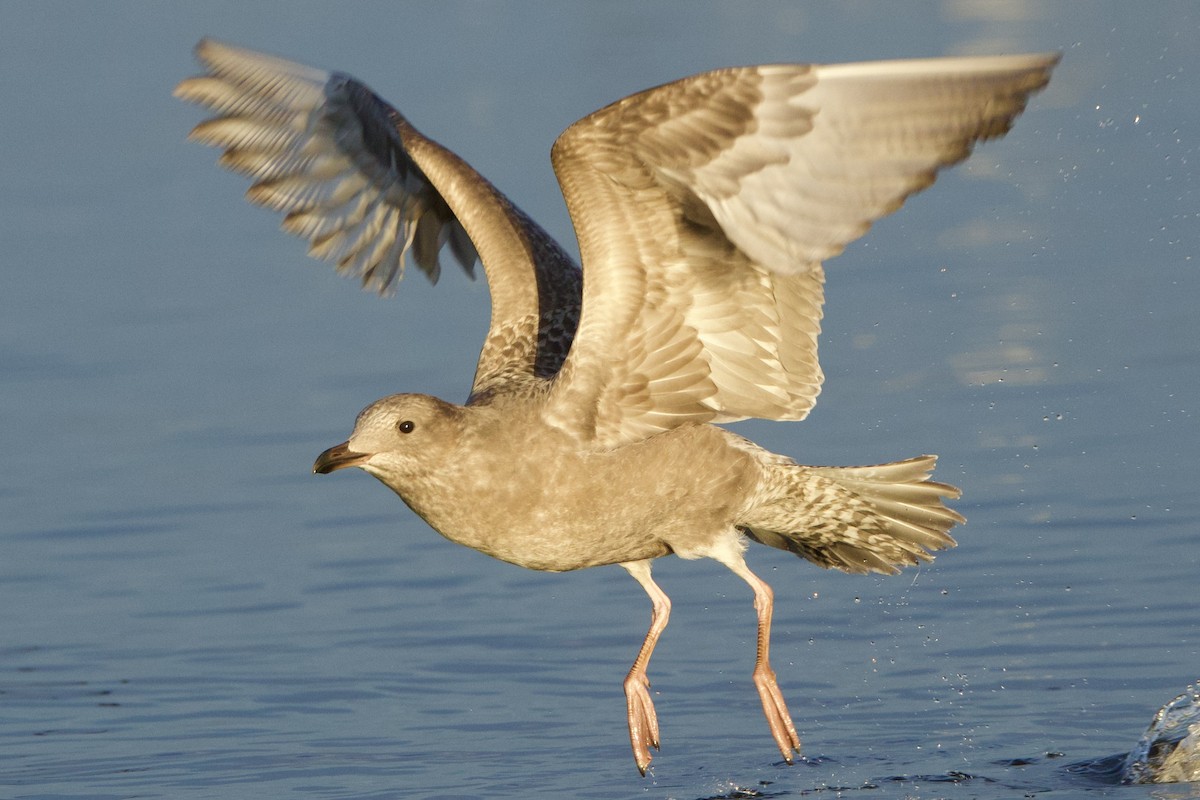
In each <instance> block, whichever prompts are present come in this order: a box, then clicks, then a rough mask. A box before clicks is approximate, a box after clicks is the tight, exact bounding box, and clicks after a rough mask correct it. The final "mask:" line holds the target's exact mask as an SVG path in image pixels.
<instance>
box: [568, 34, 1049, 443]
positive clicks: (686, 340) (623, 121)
mask: <svg viewBox="0 0 1200 800" xmlns="http://www.w3.org/2000/svg"><path fill="white" fill-rule="evenodd" d="M1057 60H1058V57H1057V56H1055V55H1023V56H1008V57H986V58H942V59H927V60H916V61H891V62H876V63H864V64H844V65H833V66H810V65H777V66H761V67H744V68H733V69H721V70H716V71H713V72H708V73H703V74H700V75H696V76H693V77H690V78H685V79H683V80H680V81H676V82H675V83H670V84H667V85H665V86H660V87H658V88H655V89H650V90H648V91H645V92H642V93H640V94H636V95H633V96H631V97H628V98H626V99H624V100H621V101H619V102H617V103H614V104H613V105H611V106H608V107H607V108H604V109H602V110H600V111H598V112H596V113H595V114H592V115H591V116H588V117H586V118H584V119H582V120H580V121H579V122H577V123H575V124H574V125H572V126H571V127H570V128H568V129H567V131H566V132H565V133H563V135H562V136H561V137H560V138H559V140H558V141H557V142H556V143H555V146H554V153H553V155H554V168H555V171H556V173H557V175H558V179H559V183H560V184H561V186H562V190H563V195H564V196H565V197H566V200H567V206H568V208H569V210H570V212H571V217H572V220H573V222H574V224H575V229H576V233H577V235H578V237H579V244H580V250H581V253H582V256H583V264H584V269H585V274H586V277H587V281H586V283H585V285H584V300H583V314H582V317H581V319H580V324H579V330H578V332H577V335H576V339H575V346H574V349H573V350H572V352H571V354H570V355H569V357H568V358H567V361H566V363H565V364H564V366H563V370H562V372H561V373H560V375H559V378H558V380H557V381H556V383H555V386H554V390H553V394H552V395H551V398H550V405H549V406H548V409H547V416H548V419H549V421H550V422H552V423H553V424H555V425H557V426H559V427H561V428H563V429H565V430H567V431H570V432H572V433H573V434H574V435H576V436H578V437H579V438H581V439H583V440H591V441H595V442H597V443H598V444H600V445H602V446H605V445H613V444H619V443H621V442H627V441H632V440H636V439H639V438H642V437H644V436H648V435H652V434H653V433H655V432H658V431H662V430H666V429H668V428H671V427H674V426H676V425H679V424H682V423H685V422H694V421H718V422H720V421H730V420H736V419H743V418H746V417H761V418H765V419H802V418H803V417H805V416H806V415H807V414H808V412H809V410H810V409H811V408H812V406H813V404H814V402H815V400H816V397H817V394H818V392H819V391H820V388H821V381H822V374H821V369H820V366H819V365H818V363H817V335H818V333H819V331H820V319H821V306H822V302H823V293H822V287H823V283H824V274H823V270H822V267H821V262H822V261H823V260H824V259H827V258H829V257H831V256H835V255H837V254H838V253H840V252H841V251H842V249H843V248H844V247H845V245H846V244H847V243H849V242H850V241H852V240H854V239H855V238H857V237H859V236H861V235H862V234H863V233H864V232H865V231H866V230H867V228H868V227H869V226H870V224H871V223H872V222H873V221H874V220H876V219H878V218H879V217H882V216H884V215H886V214H888V213H890V212H892V211H895V210H896V209H897V208H899V207H900V205H901V204H902V203H903V202H904V199H905V198H906V197H908V196H909V195H910V194H912V193H914V192H917V191H919V190H921V189H923V188H925V187H926V186H928V185H929V184H931V183H932V182H933V180H934V176H935V173H936V172H937V170H938V169H940V168H942V167H944V166H947V165H949V164H953V163H955V162H958V161H960V160H962V159H963V158H965V157H966V156H967V154H968V153H969V152H970V150H971V147H972V146H973V145H974V143H975V142H977V141H980V140H983V139H988V138H991V137H995V136H1000V135H1002V134H1003V133H1005V132H1006V131H1007V130H1008V128H1009V126H1010V125H1011V124H1012V121H1013V119H1014V118H1015V117H1016V116H1017V115H1018V114H1019V113H1020V112H1021V111H1022V109H1023V108H1024V106H1025V102H1026V100H1027V99H1028V97H1029V95H1030V94H1031V93H1033V92H1034V91H1036V90H1037V89H1039V88H1041V87H1042V86H1044V85H1045V84H1046V82H1047V81H1048V80H1049V74H1050V70H1051V69H1052V68H1053V66H1054V64H1055V63H1056V62H1057Z"/></svg>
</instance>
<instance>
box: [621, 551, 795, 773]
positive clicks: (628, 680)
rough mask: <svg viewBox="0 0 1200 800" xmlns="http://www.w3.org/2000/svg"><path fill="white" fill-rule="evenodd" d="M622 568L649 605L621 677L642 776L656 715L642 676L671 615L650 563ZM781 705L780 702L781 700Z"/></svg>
mask: <svg viewBox="0 0 1200 800" xmlns="http://www.w3.org/2000/svg"><path fill="white" fill-rule="evenodd" d="M621 566H622V567H624V568H625V570H626V571H627V572H628V573H629V574H630V575H632V576H633V579H634V580H636V581H637V582H638V583H640V584H641V585H642V588H643V589H645V590H646V594H648V595H650V602H651V603H652V604H653V607H652V610H651V615H650V630H648V631H646V639H645V641H643V642H642V648H641V649H640V650H638V654H637V658H635V659H634V660H633V666H632V667H630V669H629V674H628V675H626V676H625V707H626V711H627V713H628V717H629V743H630V744H631V745H632V746H633V760H634V762H635V763H636V764H637V768H638V772H640V773H642V775H643V776H645V774H646V767H648V766H650V759H651V756H650V748H651V747H653V748H654V749H655V750H657V749H658V715H657V714H655V713H654V703H653V702H652V701H651V700H650V679H649V678H647V677H646V665H647V664H649V663H650V656H651V654H653V653H654V645H655V644H657V643H658V637H659V636H660V635H662V632H663V629H664V628H666V627H667V620H668V619H669V618H670V616H671V599H670V598H669V597H667V595H666V593H664V592H663V590H662V589H660V588H658V584H657V583H655V582H654V579H653V578H651V577H650V561H648V560H646V561H631V562H629V563H627V564H622V565H621ZM781 702H782V701H781Z"/></svg>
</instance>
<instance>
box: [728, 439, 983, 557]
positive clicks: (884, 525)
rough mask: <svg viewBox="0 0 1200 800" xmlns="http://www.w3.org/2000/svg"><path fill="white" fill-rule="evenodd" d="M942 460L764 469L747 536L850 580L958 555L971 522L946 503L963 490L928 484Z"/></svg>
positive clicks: (777, 465) (745, 527) (746, 526)
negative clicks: (951, 550)
mask: <svg viewBox="0 0 1200 800" xmlns="http://www.w3.org/2000/svg"><path fill="white" fill-rule="evenodd" d="M936 461H937V456H919V457H917V458H910V459H908V460H906V461H896V462H893V463H890V464H875V465H871V466H865V467H804V466H800V465H797V464H789V463H779V462H774V463H770V464H765V465H764V469H765V479H764V482H763V483H764V485H763V487H762V495H761V497H760V500H759V502H758V503H757V504H756V505H755V506H754V507H753V508H752V509H750V511H749V512H748V513H747V515H746V519H745V521H744V522H743V523H742V526H741V527H742V529H743V530H744V531H745V532H746V534H747V535H748V536H749V537H750V538H751V539H754V540H755V541H757V542H760V543H762V544H766V545H770V546H771V547H777V548H779V549H781V550H789V551H791V552H793V553H795V554H796V555H798V556H801V557H802V558H806V559H808V560H809V561H812V562H814V563H816V564H819V565H820V566H823V567H831V568H834V569H840V570H844V571H846V572H882V573H895V572H899V567H901V566H906V565H911V564H917V563H920V562H922V561H930V560H932V559H933V556H932V555H931V551H934V550H941V549H942V548H946V547H953V546H954V544H955V542H954V539H952V538H951V537H950V535H949V533H948V531H949V530H950V529H951V528H952V527H954V525H956V524H958V523H962V522H966V519H965V518H964V517H963V516H962V515H961V514H959V513H958V512H957V511H954V510H953V509H950V508H947V507H946V506H945V504H944V503H943V501H944V500H945V499H953V498H956V497H958V496H959V495H960V492H959V490H958V489H956V488H955V487H953V486H950V485H949V484H946V483H938V482H937V481H932V480H930V479H929V476H930V473H932V472H933V467H934V464H935V463H936Z"/></svg>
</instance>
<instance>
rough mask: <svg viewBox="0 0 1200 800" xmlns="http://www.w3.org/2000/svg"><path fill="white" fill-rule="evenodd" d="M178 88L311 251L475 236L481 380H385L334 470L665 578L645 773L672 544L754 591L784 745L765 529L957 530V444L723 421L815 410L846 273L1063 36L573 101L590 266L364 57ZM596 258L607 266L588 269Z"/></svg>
mask: <svg viewBox="0 0 1200 800" xmlns="http://www.w3.org/2000/svg"><path fill="white" fill-rule="evenodd" d="M196 55H197V57H198V59H199V60H200V62H201V63H202V64H203V66H204V67H205V69H206V70H207V72H206V73H205V74H204V75H202V76H199V77H195V78H190V79H188V80H185V81H183V82H182V83H180V84H179V86H178V88H177V89H176V92H175V93H176V95H177V96H178V97H180V98H183V99H184V100H188V101H192V102H196V103H201V104H203V105H206V106H208V107H210V108H212V109H213V110H215V111H216V112H217V114H218V116H217V117H215V118H213V119H210V120H208V121H206V122H203V123H201V124H200V125H198V126H197V127H196V128H195V130H193V131H192V138H194V139H196V140H198V141H201V142H203V143H205V144H210V145H213V146H216V147H219V148H222V149H223V150H224V153H223V154H222V155H221V158H220V163H221V164H223V165H224V166H226V167H229V168H230V169H233V170H235V171H237V172H241V173H244V174H246V175H248V176H250V177H251V178H252V179H253V181H254V184H253V185H252V186H251V188H250V190H249V192H248V196H249V198H250V200H251V201H253V202H255V203H259V204H261V205H265V206H268V207H270V208H274V209H276V210H278V211H281V212H284V213H285V214H286V217H285V219H284V222H283V227H284V228H285V229H286V230H288V231H291V232H292V233H295V234H297V235H299V236H302V237H304V238H306V239H307V240H308V241H309V242H310V244H311V247H310V250H309V252H310V253H311V254H312V255H313V256H316V257H319V258H323V259H327V260H330V261H333V262H334V263H336V265H337V269H338V271H339V272H341V273H343V274H348V275H353V276H356V277H359V278H361V280H362V282H363V285H364V286H366V287H367V288H370V289H373V290H375V291H378V292H380V293H383V294H386V293H389V292H390V291H392V290H393V288H394V286H395V284H396V283H397V282H398V281H399V280H400V278H401V276H402V275H403V272H404V266H405V262H406V258H408V257H411V259H412V261H413V262H415V264H416V265H417V267H418V268H420V269H421V270H422V271H423V272H425V274H426V275H427V276H428V277H429V278H430V280H433V281H436V280H437V277H438V273H439V262H438V256H439V253H440V252H441V251H442V249H443V248H444V247H446V246H449V248H450V251H451V252H452V253H453V255H454V257H455V258H456V259H457V260H458V262H459V263H460V264H461V265H462V266H463V268H464V269H466V270H467V271H468V272H470V271H472V270H473V267H474V263H475V261H476V259H477V258H478V260H479V261H481V262H482V264H483V268H484V271H485V272H486V274H487V278H488V284H489V288H490V290H491V295H492V317H491V326H490V329H489V331H488V334H487V337H486V339H485V340H484V343H483V349H482V352H481V353H480V356H479V363H478V366H477V367H476V371H475V380H474V383H473V384H472V386H471V393H470V396H469V397H468V398H467V401H466V403H465V405H455V404H453V403H448V402H445V401H443V400H439V399H438V398H436V397H430V396H428V395H424V394H397V395H392V396H391V397H385V398H384V399H382V400H379V401H377V402H375V403H373V404H372V405H370V406H368V407H367V408H366V409H365V410H363V411H362V413H360V414H359V416H358V419H357V421H356V422H355V425H354V431H353V433H352V434H351V436H350V439H349V440H348V441H346V442H345V443H343V444H340V445H337V446H336V447H331V448H330V449H328V450H326V451H325V452H324V453H322V454H321V455H320V456H319V457H318V458H317V460H316V463H315V464H314V466H313V469H314V470H315V471H316V472H320V473H327V472H332V471H334V470H337V469H341V468H343V467H359V468H361V469H363V470H365V471H366V472H368V473H369V474H371V475H374V476H375V477H376V478H378V479H379V480H380V481H382V482H383V483H384V484H386V485H387V486H388V487H389V488H391V489H392V490H393V491H395V492H396V494H398V495H399V496H400V498H401V499H402V500H403V501H404V502H405V503H406V504H407V505H408V506H409V507H410V508H411V509H412V510H413V511H415V512H416V513H417V514H418V515H420V516H421V517H422V518H423V519H424V520H425V521H426V522H428V523H429V525H430V526H432V527H433V528H434V530H436V531H438V532H439V533H441V534H442V535H443V536H445V537H446V538H448V539H450V540H451V541H454V542H458V543H459V544H463V545H466V546H468V547H473V548H475V549H476V550H480V551H482V552H484V553H487V554H488V555H491V556H494V557H496V558H498V559H501V560H504V561H508V562H511V563H513V564H517V565H520V566H523V567H528V568H530V569H538V570H548V571H563V570H574V569H582V568H584V567H595V566H601V565H604V564H619V565H620V566H622V567H624V568H625V569H626V570H627V571H628V572H629V574H630V575H632V576H633V578H634V579H635V580H637V581H638V583H640V584H641V585H642V587H643V588H644V589H645V590H646V592H647V594H649V596H650V599H651V602H652V611H651V623H650V629H649V631H648V632H647V634H646V638H645V641H644V642H643V643H642V646H641V649H640V650H639V651H638V654H637V658H636V659H635V660H634V662H633V667H632V668H631V669H630V671H629V674H628V675H627V676H626V678H625V683H624V688H625V697H626V703H627V710H628V721H629V738H630V742H631V744H632V746H633V756H634V760H635V762H636V763H637V768H638V770H639V771H641V772H642V774H645V771H646V767H647V766H648V765H649V763H650V759H651V756H650V748H651V747H654V748H656V749H657V748H658V746H659V733H658V721H657V718H656V716H655V711H654V705H653V703H652V702H651V700H650V694H649V691H648V688H649V680H648V679H647V677H646V666H647V664H648V662H649V661H650V656H651V654H652V653H653V651H654V645H655V642H657V641H658V638H659V635H660V634H661V633H662V631H663V629H664V628H665V627H666V625H667V618H668V616H669V613H670V608H671V603H670V600H669V599H668V598H667V596H666V594H664V593H663V591H662V590H661V589H660V588H659V587H658V585H657V584H655V582H654V581H653V579H652V578H651V576H650V566H651V562H652V561H653V560H654V559H656V558H659V557H660V556H665V555H668V554H670V553H674V554H676V555H678V556H680V557H682V558H689V559H690V558H701V557H708V558H713V559H716V560H717V561H719V562H721V563H722V564H724V565H725V566H727V567H728V568H729V569H731V570H732V571H733V572H734V573H736V574H737V575H738V576H740V577H741V578H742V579H743V580H745V581H746V582H747V583H749V584H750V586H751V588H752V589H753V590H754V607H755V610H756V612H757V615H758V648H757V656H756V659H755V665H754V673H753V678H754V684H755V687H756V688H757V690H758V694H759V696H760V698H761V699H762V705H763V711H764V712H765V714H766V718H767V723H768V724H769V726H770V729H771V735H772V736H773V737H774V738H775V743H776V744H777V745H778V746H779V751H780V753H782V754H783V758H784V759H785V760H786V761H788V762H789V763H790V762H791V761H792V757H793V753H798V752H799V749H800V738H799V737H798V736H797V734H796V728H795V725H794V724H793V723H792V718H791V715H790V714H789V712H788V709H787V706H786V705H785V703H784V700H783V696H782V694H781V693H780V690H779V687H778V684H777V682H776V677H775V673H774V671H773V670H772V669H771V665H770V661H769V657H768V647H769V641H770V630H771V613H772V606H773V595H772V590H771V588H770V587H769V586H768V585H767V584H766V583H764V582H763V581H762V580H761V579H759V578H758V577H757V576H756V575H754V573H752V572H751V571H750V569H749V568H748V567H747V566H746V562H745V560H744V559H743V551H744V550H745V547H746V541H747V540H750V541H755V542H759V543H762V544H766V545H770V546H772V547H777V548H780V549H783V550H790V551H791V552H793V553H795V554H797V555H799V556H801V557H803V558H805V559H808V560H809V561H812V562H813V563H815V564H817V565H819V566H822V567H833V568H836V569H840V570H844V571H846V572H857V573H864V572H882V573H895V572H898V571H899V570H898V567H901V566H904V565H908V564H917V563H919V562H921V561H928V560H930V559H931V558H932V557H933V556H932V555H931V554H930V551H933V550H939V549H941V548H944V547H950V546H953V545H954V540H953V539H952V538H950V536H949V534H948V533H947V532H948V531H949V529H950V528H951V527H953V526H954V524H955V523H959V522H963V521H964V519H963V517H962V516H960V515H959V514H958V513H956V512H955V511H952V510H950V509H949V508H947V507H946V506H945V505H944V504H943V500H944V499H946V498H955V497H958V496H959V491H958V489H956V488H954V487H953V486H949V485H947V484H944V483H937V482H934V481H932V480H931V479H930V473H931V472H932V470H933V466H934V462H935V460H936V456H931V455H926V456H919V457H917V458H911V459H908V460H905V461H897V462H893V463H889V464H879V465H875V466H863V467H813V466H803V465H800V464H797V463H796V462H795V461H793V460H792V459H790V458H788V457H786V456H782V455H777V454H775V453H771V452H769V451H767V450H765V449H763V448H761V447H759V446H758V445H756V444H754V443H753V442H750V441H748V440H747V439H744V438H742V437H741V436H738V435H736V434H733V433H730V432H729V431H727V430H725V429H723V428H720V427H716V426H715V425H714V424H713V423H722V422H730V421H733V420H739V419H745V418H748V417H759V418H763V419H775V420H799V419H803V418H804V417H805V416H806V415H807V414H808V412H809V410H810V409H811V408H812V407H813V404H814V402H815V401H816V397H817V394H818V392H819V391H820V389H821V381H822V377H823V376H822V374H821V369H820V366H819V365H818V363H817V334H818V333H819V331H820V320H821V305H822V300H823V294H822V287H823V284H824V280H825V278H824V270H823V268H822V266H821V262H822V261H824V260H825V259H827V258H830V257H832V256H835V255H837V254H838V253H840V252H841V251H842V249H843V248H844V247H845V246H846V244H847V243H848V242H850V241H852V240H854V239H856V238H857V237H859V236H860V235H862V234H863V233H864V232H865V231H866V230H867V228H868V227H869V226H870V224H871V223H872V222H873V221H874V220H876V219H878V218H879V217H882V216H884V215H885V214H888V213H890V212H892V211H895V210H896V209H897V208H899V207H900V205H901V204H902V203H903V202H904V199H905V198H906V197H908V195H910V194H912V193H914V192H917V191H920V190H921V189H924V188H925V187H927V186H929V185H930V184H931V183H932V182H933V180H934V176H935V174H936V172H937V170H938V169H940V168H942V167H944V166H947V165H950V164H954V163H956V162H958V161H961V160H962V159H963V158H965V157H966V156H967V155H968V154H969V152H970V151H971V148H972V146H973V145H974V143H975V142H977V141H981V140H984V139H989V138H992V137H996V136H1001V135H1003V134H1004V133H1005V132H1006V131H1007V130H1008V128H1009V126H1010V125H1011V124H1012V122H1013V120H1014V119H1015V117H1016V116H1017V115H1018V114H1019V113H1020V112H1021V111H1022V109H1023V108H1024V106H1025V102H1026V100H1027V99H1028V97H1029V96H1030V94H1031V93H1033V92H1035V91H1037V90H1038V89H1040V88H1041V87H1042V86H1044V85H1045V84H1046V82H1047V81H1048V80H1049V76H1050V71H1051V69H1052V68H1053V67H1054V64H1055V63H1056V62H1057V60H1058V57H1057V56H1056V55H1017V56H995V57H978V58H974V57H972V58H935V59H926V60H914V61H886V62H875V63H862V64H840V65H806V64H777V65H770V66H757V67H739V68H730V69H718V70H714V71H712V72H706V73H703V74H700V75H694V76H692V77H690V78H684V79H682V80H679V81H675V82H673V83H669V84H666V85H663V86H659V87H657V88H654V89H649V90H647V91H644V92H640V93H638V94H635V95H632V96H630V97H627V98H625V99H624V100H620V101H618V102H616V103H613V104H612V105H610V106H607V107H606V108H603V109H601V110H600V111H597V112H595V113H594V114H591V115H590V116H587V117H585V118H583V119H582V120H580V121H579V122H576V123H575V124H574V125H572V126H571V127H570V128H568V129H567V130H566V132H564V133H563V134H562V135H561V136H560V137H559V138H558V140H557V142H555V144H554V148H553V150H552V158H553V164H554V170H555V173H556V175H557V176H558V181H559V184H560V185H561V187H562V192H563V195H564V197H565V198H566V202H567V208H568V210H569V211H570V213H571V219H572V221H573V223H574V226H575V232H576V236H577V238H578V240H579V250H580V254H581V257H582V263H583V266H584V270H585V272H583V273H581V271H580V269H579V268H578V267H577V266H576V265H575V263H574V261H573V260H572V258H571V257H570V256H569V255H568V254H567V253H566V252H565V251H564V250H563V249H562V248H561V247H560V246H559V245H558V244H557V243H556V242H555V241H554V240H553V239H551V238H550V236H549V235H548V234H547V233H546V232H545V231H544V230H542V228H540V227H539V226H538V225H537V224H536V223H534V222H533V221H532V220H531V219H529V217H527V216H526V215H525V214H524V213H522V212H521V211H520V210H519V209H518V208H517V207H516V206H514V205H513V204H512V203H511V202H510V201H509V200H508V199H507V198H506V197H505V196H504V195H502V194H501V193H500V192H499V191H497V190H496V188H495V187H493V186H492V184H491V183H489V182H488V181H487V180H486V179H484V178H483V177H482V176H480V175H479V174H478V173H476V172H475V171H474V170H473V169H471V167H470V166H468V165H467V164H466V163H465V162H464V161H463V160H462V159H460V158H459V157H458V156H456V155H455V154H454V153H452V152H450V151H449V150H447V149H445V148H444V147H442V146H441V145H439V144H437V143H436V142H434V141H432V140H430V139H427V138H425V137H424V136H422V135H421V134H420V133H419V132H418V131H417V130H416V129H415V128H413V126H412V125H411V124H410V123H409V122H408V120H407V119H405V118H404V117H403V116H402V115H401V114H400V113H399V112H398V111H396V110H395V109H394V108H392V107H391V106H389V105H388V104H387V103H385V102H384V101H383V100H381V99H380V98H379V97H378V96H376V95H375V94H374V93H373V92H372V91H371V90H370V89H368V88H367V87H366V86H365V85H363V84H362V83H359V82H358V81H356V80H355V79H353V78H351V77H349V76H347V75H343V74H339V73H336V72H332V73H331V72H324V71H321V70H317V69H313V68H310V67H306V66H303V65H301V64H296V63H293V62H290V61H285V60H282V59H279V58H276V57H273V56H268V55H264V54H262V53H257V52H253V51H250V50H244V49H240V48H235V47H231V46H229V45H225V44H220V43H217V42H215V41H212V40H204V41H201V42H200V44H199V45H198V46H197V48H196ZM585 275H586V281H585V280H583V278H584V276H585Z"/></svg>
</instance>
